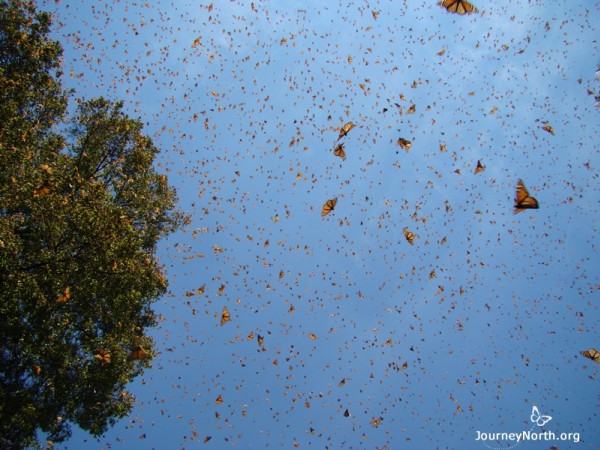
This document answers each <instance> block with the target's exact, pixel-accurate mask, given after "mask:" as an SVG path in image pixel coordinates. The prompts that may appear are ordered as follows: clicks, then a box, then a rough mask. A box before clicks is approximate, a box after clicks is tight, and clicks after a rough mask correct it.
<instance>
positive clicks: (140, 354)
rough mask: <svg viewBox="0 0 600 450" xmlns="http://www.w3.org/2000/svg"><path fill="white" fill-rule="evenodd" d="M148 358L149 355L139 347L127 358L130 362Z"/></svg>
mask: <svg viewBox="0 0 600 450" xmlns="http://www.w3.org/2000/svg"><path fill="white" fill-rule="evenodd" d="M148 356H150V353H149V352H148V351H147V350H146V349H144V348H143V347H142V346H141V345H138V346H137V347H136V348H135V349H134V350H133V351H132V352H131V353H130V354H129V356H128V357H127V358H128V359H129V360H130V361H132V360H140V359H146V358H147V357H148Z"/></svg>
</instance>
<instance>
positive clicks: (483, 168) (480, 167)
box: [475, 160, 485, 175]
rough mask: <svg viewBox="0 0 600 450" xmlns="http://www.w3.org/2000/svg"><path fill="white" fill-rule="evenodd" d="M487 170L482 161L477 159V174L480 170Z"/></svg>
mask: <svg viewBox="0 0 600 450" xmlns="http://www.w3.org/2000/svg"><path fill="white" fill-rule="evenodd" d="M484 170H485V166H482V165H481V161H479V160H478V161H477V167H475V175H477V174H478V173H479V172H483V171H484Z"/></svg>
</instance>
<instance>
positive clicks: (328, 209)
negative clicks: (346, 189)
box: [321, 198, 337, 216]
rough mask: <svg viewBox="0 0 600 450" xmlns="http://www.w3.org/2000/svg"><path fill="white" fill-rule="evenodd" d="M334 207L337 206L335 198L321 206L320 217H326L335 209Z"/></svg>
mask: <svg viewBox="0 0 600 450" xmlns="http://www.w3.org/2000/svg"><path fill="white" fill-rule="evenodd" d="M335 205H337V198H332V199H330V200H327V201H326V202H325V204H324V205H323V209H321V216H326V215H327V214H329V213H330V212H331V211H333V210H334V209H335Z"/></svg>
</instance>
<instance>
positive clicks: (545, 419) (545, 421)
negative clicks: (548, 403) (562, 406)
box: [535, 416, 552, 427]
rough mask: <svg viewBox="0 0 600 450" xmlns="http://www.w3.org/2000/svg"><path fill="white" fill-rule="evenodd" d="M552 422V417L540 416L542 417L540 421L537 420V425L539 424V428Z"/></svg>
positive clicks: (539, 418)
mask: <svg viewBox="0 0 600 450" xmlns="http://www.w3.org/2000/svg"><path fill="white" fill-rule="evenodd" d="M551 420H552V417H550V416H540V417H538V419H537V420H536V422H535V423H536V424H537V426H538V427H543V426H544V425H546V424H547V423H548V422H550V421H551Z"/></svg>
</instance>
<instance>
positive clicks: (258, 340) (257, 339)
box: [256, 334, 265, 347]
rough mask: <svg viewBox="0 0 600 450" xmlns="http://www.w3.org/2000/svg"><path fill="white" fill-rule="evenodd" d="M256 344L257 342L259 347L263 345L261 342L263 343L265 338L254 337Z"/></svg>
mask: <svg viewBox="0 0 600 450" xmlns="http://www.w3.org/2000/svg"><path fill="white" fill-rule="evenodd" d="M256 342H258V345H259V347H260V346H262V345H263V342H265V338H264V337H263V336H261V335H260V334H258V335H256Z"/></svg>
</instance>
